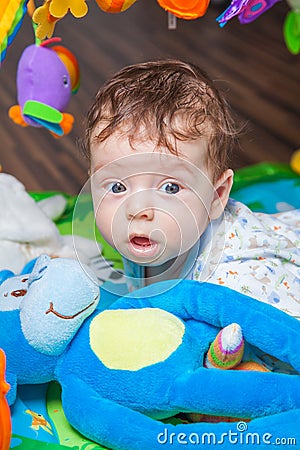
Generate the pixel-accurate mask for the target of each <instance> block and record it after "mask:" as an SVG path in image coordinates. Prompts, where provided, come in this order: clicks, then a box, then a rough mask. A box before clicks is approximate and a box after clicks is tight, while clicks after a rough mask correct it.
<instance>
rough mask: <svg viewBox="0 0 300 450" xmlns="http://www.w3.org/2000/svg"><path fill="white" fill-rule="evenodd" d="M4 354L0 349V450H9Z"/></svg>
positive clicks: (9, 428)
mask: <svg viewBox="0 0 300 450" xmlns="http://www.w3.org/2000/svg"><path fill="white" fill-rule="evenodd" d="M5 365H6V358H5V353H4V351H3V350H2V349H0V450H9V444H10V438H11V418H10V410H9V406H8V403H7V401H6V393H7V392H8V390H9V388H10V386H9V384H7V383H6V381H5Z"/></svg>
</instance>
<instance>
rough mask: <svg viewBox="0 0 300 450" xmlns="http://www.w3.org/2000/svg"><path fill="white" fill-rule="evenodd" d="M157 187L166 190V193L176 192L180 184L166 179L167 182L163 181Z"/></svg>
mask: <svg viewBox="0 0 300 450" xmlns="http://www.w3.org/2000/svg"><path fill="white" fill-rule="evenodd" d="M159 189H160V190H161V191H164V192H166V193H167V194H177V193H178V192H179V191H180V186H179V184H177V183H171V182H170V181H168V182H167V183H164V184H163V185H162V186H161V187H160V188H159Z"/></svg>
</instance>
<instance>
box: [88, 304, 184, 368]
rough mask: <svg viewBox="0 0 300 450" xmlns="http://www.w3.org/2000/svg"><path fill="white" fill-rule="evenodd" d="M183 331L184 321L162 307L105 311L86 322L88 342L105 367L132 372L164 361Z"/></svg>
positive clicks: (179, 342) (180, 339)
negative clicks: (88, 331) (88, 328)
mask: <svg viewBox="0 0 300 450" xmlns="http://www.w3.org/2000/svg"><path fill="white" fill-rule="evenodd" d="M184 331H185V326H184V323H183V322H182V321H181V320H180V319H178V318H177V317H176V316H174V315H173V314H170V313H168V312H167V311H164V310H162V309H158V308H143V309H116V310H107V311H103V312H102V313H100V314H98V315H97V316H96V317H95V318H94V319H93V320H92V322H91V324H90V345H91V348H92V350H93V352H94V353H95V354H96V355H97V357H98V358H99V359H100V361H101V362H102V363H103V364H104V365H105V366H106V367H108V368H109V369H117V370H132V371H134V370H139V369H142V368H143V367H147V366H151V365H152V364H156V363H159V362H162V361H165V360H166V359H167V358H168V357H169V356H170V355H171V354H172V353H173V352H174V351H175V350H176V349H177V348H178V347H179V345H180V344H181V342H182V337H183V335H184Z"/></svg>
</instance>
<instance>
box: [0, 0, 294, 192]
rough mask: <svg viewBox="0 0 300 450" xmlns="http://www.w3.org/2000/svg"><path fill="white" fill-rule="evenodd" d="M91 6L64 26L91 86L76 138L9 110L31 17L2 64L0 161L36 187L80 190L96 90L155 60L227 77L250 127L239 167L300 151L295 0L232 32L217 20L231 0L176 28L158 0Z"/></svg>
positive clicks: (78, 101) (77, 100)
mask: <svg viewBox="0 0 300 450" xmlns="http://www.w3.org/2000/svg"><path fill="white" fill-rule="evenodd" d="M87 3H88V6H89V13H88V14H87V16H86V17H84V18H82V19H74V18H73V17H72V16H71V15H70V14H69V15H68V16H67V17H66V18H65V19H63V20H62V21H61V22H58V24H57V26H56V31H55V36H60V37H62V38H63V42H62V44H64V45H65V46H66V47H68V48H69V49H70V50H72V51H73V52H74V53H75V54H76V56H77V57H78V60H79V63H80V66H81V87H80V89H79V91H78V93H77V94H76V95H75V96H73V97H72V99H71V101H70V104H69V107H68V112H70V113H71V114H73V115H74V116H75V119H76V122H75V126H74V129H73V131H72V132H71V134H70V135H68V136H66V137H64V138H62V139H60V140H57V139H54V138H53V137H52V136H51V135H50V134H49V133H48V132H47V131H46V130H44V129H35V128H30V127H28V128H25V129H23V128H21V127H19V126H17V125H15V124H14V123H13V122H11V121H10V119H9V118H8V116H7V110H8V108H9V107H10V106H11V105H13V104H15V103H16V83H15V76H16V67H17V62H18V60H19V58H20V55H21V52H22V51H23V49H24V48H25V47H26V46H27V45H30V44H32V43H33V41H34V40H33V31H32V27H31V23H30V20H29V18H28V17H25V19H24V22H23V25H22V28H21V30H20V32H19V33H18V35H17V37H16V39H15V41H14V43H13V45H12V46H11V47H10V48H9V50H8V53H7V56H6V59H5V61H4V63H3V65H2V67H1V68H0V164H1V165H2V167H3V170H4V171H5V172H8V173H11V174H13V175H15V176H16V177H18V178H19V179H20V180H21V181H22V182H23V183H24V184H25V186H26V188H27V189H28V190H63V191H65V192H68V193H71V194H76V193H78V192H79V191H80V187H81V185H82V184H83V183H84V182H85V180H86V179H87V163H86V161H85V160H84V158H83V157H82V156H81V155H80V153H79V150H78V146H77V140H78V138H79V137H80V136H81V133H82V121H83V118H84V115H85V114H86V112H87V109H88V107H89V105H90V103H91V101H92V98H93V96H94V94H95V93H96V91H97V89H98V87H99V86H100V85H101V83H103V81H104V80H106V79H107V78H108V77H110V76H111V75H112V74H113V73H114V72H115V71H116V70H118V69H120V68H121V67H123V66H125V65H128V64H132V63H135V62H139V61H145V60H149V59H154V58H162V57H176V58H182V59H185V60H188V61H192V62H195V63H196V64H198V65H200V66H201V67H203V68H204V69H205V70H206V71H207V72H208V73H209V74H210V75H211V77H212V78H213V79H215V80H217V83H218V85H219V87H220V88H221V89H222V90H223V92H224V93H225V96H226V97H227V99H228V101H229V103H230V104H231V105H232V108H233V109H234V111H235V113H236V115H237V116H238V117H240V118H241V120H242V121H244V122H245V123H246V128H245V130H244V133H243V135H242V136H241V138H240V146H239V147H237V148H236V151H235V153H234V155H233V159H232V167H233V168H239V167H242V166H245V165H249V164H253V163H256V162H261V161H277V162H285V163H287V162H289V159H290V156H291V154H292V152H293V151H294V150H295V149H297V148H299V147H300V56H294V55H291V54H290V53H289V52H288V50H287V49H286V47H285V44H284V41H283V36H282V25H283V22H284V18H285V15H286V13H287V12H288V11H289V8H288V6H287V4H286V3H285V1H281V2H279V3H277V4H276V5H275V6H274V7H273V8H272V9H271V10H269V11H267V12H266V13H265V14H263V15H262V16H261V17H260V18H258V19H257V20H256V21H255V22H253V23H252V24H249V25H240V23H239V22H238V20H237V19H236V18H235V19H233V20H232V21H231V22H230V23H228V24H227V25H226V26H225V27H224V28H223V29H220V28H219V26H218V24H217V23H216V22H215V18H216V17H217V16H218V15H219V14H220V12H222V11H223V10H224V9H225V6H226V5H222V6H217V5H210V6H209V9H208V12H207V14H206V15H205V16H204V17H203V18H201V19H198V20H196V21H184V20H177V29H176V30H168V28H167V13H166V12H165V11H164V10H163V9H161V8H160V7H159V5H158V4H157V2H156V0H138V1H137V2H136V3H135V4H134V5H133V6H132V7H131V8H130V9H129V10H127V11H126V12H124V13H121V14H117V15H111V14H107V13H104V12H102V11H101V10H100V9H99V8H98V7H97V4H96V2H94V1H93V0H90V1H88V2H87ZM37 4H38V5H39V4H41V2H37Z"/></svg>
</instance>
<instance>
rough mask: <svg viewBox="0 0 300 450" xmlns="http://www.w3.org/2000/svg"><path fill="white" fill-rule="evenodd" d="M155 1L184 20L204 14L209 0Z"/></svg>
mask: <svg viewBox="0 0 300 450" xmlns="http://www.w3.org/2000/svg"><path fill="white" fill-rule="evenodd" d="M157 2H158V3H159V5H160V6H161V7H162V8H163V9H165V10H166V11H168V12H170V13H172V14H174V16H176V17H178V18H179V19H186V20H192V19H198V17H201V16H204V14H205V13H206V10H207V8H208V5H209V0H157Z"/></svg>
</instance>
